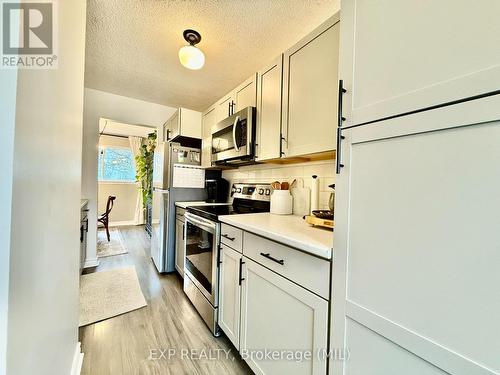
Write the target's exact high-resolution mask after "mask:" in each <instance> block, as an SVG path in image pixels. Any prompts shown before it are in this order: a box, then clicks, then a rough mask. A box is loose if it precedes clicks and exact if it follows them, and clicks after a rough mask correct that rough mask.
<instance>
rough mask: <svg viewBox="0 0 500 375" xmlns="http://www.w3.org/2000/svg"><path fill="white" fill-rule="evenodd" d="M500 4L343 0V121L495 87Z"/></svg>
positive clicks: (487, 0)
mask: <svg viewBox="0 0 500 375" xmlns="http://www.w3.org/2000/svg"><path fill="white" fill-rule="evenodd" d="M499 14H500V2H499V1H497V0H481V1H479V2H477V3H474V6H471V2H470V1H466V0H440V1H429V0H426V1H398V0H382V1H363V0H347V1H343V2H342V36H341V38H342V42H341V44H342V63H341V75H340V78H341V79H343V80H344V81H345V88H346V89H347V93H346V98H345V99H346V101H345V102H344V106H345V107H346V108H348V107H351V106H352V113H348V112H345V114H346V116H345V117H347V122H346V125H356V124H361V123H365V122H368V121H374V120H378V119H382V118H385V117H388V116H394V115H398V114H402V113H406V112H409V111H415V110H420V109H425V108H428V107H430V106H435V105H439V104H443V103H448V102H450V101H455V100H460V99H464V98H469V97H472V96H475V95H481V94H484V93H489V92H493V91H496V90H498V89H499V88H500V48H499V46H500V22H499V21H498V15H499Z"/></svg>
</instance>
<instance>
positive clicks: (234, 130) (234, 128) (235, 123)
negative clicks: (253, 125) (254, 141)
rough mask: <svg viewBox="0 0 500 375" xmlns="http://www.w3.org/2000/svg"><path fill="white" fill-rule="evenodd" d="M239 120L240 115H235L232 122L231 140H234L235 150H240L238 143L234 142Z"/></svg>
mask: <svg viewBox="0 0 500 375" xmlns="http://www.w3.org/2000/svg"><path fill="white" fill-rule="evenodd" d="M239 120H240V116H236V118H235V119H234V124H233V142H234V149H235V150H236V151H240V148H239V147H238V143H237V142H236V127H237V126H238V121H239Z"/></svg>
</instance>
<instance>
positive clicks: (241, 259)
mask: <svg viewBox="0 0 500 375" xmlns="http://www.w3.org/2000/svg"><path fill="white" fill-rule="evenodd" d="M244 264H245V262H243V258H240V277H239V282H238V284H239V285H240V286H241V282H242V281H243V280H245V278H244V277H242V276H243V265H244Z"/></svg>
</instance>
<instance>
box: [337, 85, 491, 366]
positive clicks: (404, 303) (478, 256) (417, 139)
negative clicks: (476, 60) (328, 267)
mask: <svg viewBox="0 0 500 375" xmlns="http://www.w3.org/2000/svg"><path fill="white" fill-rule="evenodd" d="M342 134H343V135H344V137H345V139H343V140H342V148H341V153H340V162H341V163H342V164H343V165H344V167H343V168H341V172H340V174H339V175H338V176H337V182H336V188H337V189H336V190H337V194H336V196H337V197H339V198H338V201H337V203H336V212H335V216H336V225H335V242H334V249H335V253H334V259H335V260H334V272H333V275H334V278H333V279H334V280H333V320H332V327H333V332H332V336H331V342H332V348H344V347H346V348H347V349H348V350H349V353H350V357H349V360H347V361H344V362H341V361H332V363H331V366H330V374H331V375H340V374H345V375H359V374H363V375H388V374H394V375H396V374H405V375H437V374H461V375H474V374H478V375H479V374H484V375H486V374H488V375H491V374H498V373H500V271H499V270H500V95H496V96H491V97H488V98H484V99H481V100H477V101H470V102H467V103H463V104H460V105H457V106H449V107H445V108H441V109H438V110H434V111H427V112H423V113H419V114H415V115H411V116H404V117H400V118H397V119H393V120H390V121H385V122H379V123H375V124H371V125H367V126H361V127H354V128H350V129H346V130H344V131H343V132H342Z"/></svg>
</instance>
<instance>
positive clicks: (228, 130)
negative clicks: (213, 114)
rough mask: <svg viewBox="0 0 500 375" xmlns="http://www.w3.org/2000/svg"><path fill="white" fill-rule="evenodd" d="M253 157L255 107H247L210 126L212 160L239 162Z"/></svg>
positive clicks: (215, 161)
mask: <svg viewBox="0 0 500 375" xmlns="http://www.w3.org/2000/svg"><path fill="white" fill-rule="evenodd" d="M254 157H255V107H247V108H245V109H243V110H241V111H239V112H236V113H235V114H233V115H232V116H229V117H228V118H226V119H224V120H222V121H221V122H219V123H218V124H217V125H215V126H214V127H213V128H212V162H213V163H215V164H239V163H246V162H248V161H251V160H253V159H254Z"/></svg>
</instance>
